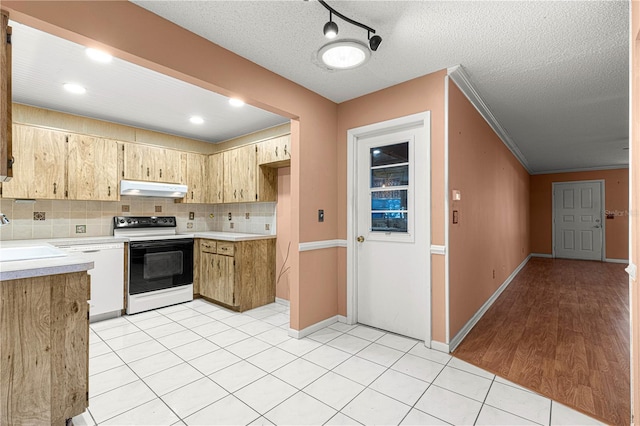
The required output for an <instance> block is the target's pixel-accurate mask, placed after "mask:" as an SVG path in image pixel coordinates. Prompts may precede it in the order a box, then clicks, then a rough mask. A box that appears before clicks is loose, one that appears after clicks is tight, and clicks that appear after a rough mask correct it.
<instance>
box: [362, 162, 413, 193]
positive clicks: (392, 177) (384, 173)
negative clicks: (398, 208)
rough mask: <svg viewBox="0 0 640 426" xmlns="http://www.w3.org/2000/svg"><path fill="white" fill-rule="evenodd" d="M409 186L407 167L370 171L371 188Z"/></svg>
mask: <svg viewBox="0 0 640 426" xmlns="http://www.w3.org/2000/svg"><path fill="white" fill-rule="evenodd" d="M406 185H409V165H408V164H407V165H404V166H394V167H383V168H378V169H372V170H371V188H389V187H393V186H406Z"/></svg>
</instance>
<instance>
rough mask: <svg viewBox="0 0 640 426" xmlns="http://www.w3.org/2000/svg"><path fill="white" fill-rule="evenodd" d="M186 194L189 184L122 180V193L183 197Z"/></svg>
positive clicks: (142, 195)
mask: <svg viewBox="0 0 640 426" xmlns="http://www.w3.org/2000/svg"><path fill="white" fill-rule="evenodd" d="M186 194H187V185H180V184H178V183H159V182H142V181H136V180H121V181H120V195H137V196H138V197H163V198H182V197H184V196H185V195H186Z"/></svg>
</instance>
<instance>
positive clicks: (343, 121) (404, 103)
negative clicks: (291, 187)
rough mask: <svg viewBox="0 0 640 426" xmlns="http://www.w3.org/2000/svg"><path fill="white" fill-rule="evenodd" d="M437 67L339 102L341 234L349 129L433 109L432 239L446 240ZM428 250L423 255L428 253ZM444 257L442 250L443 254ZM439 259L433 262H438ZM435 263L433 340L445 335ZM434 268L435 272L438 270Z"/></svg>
mask: <svg viewBox="0 0 640 426" xmlns="http://www.w3.org/2000/svg"><path fill="white" fill-rule="evenodd" d="M445 76H446V71H444V70H443V71H438V72H435V73H432V74H428V75H426V76H423V77H419V78H416V79H413V80H410V81H407V82H405V83H402V84H398V85H396V86H392V87H389V88H387V89H384V90H380V91H378V92H375V93H371V94H369V95H366V96H362V97H360V98H357V99H354V100H351V101H347V102H343V103H341V104H339V105H338V132H337V139H338V156H337V157H338V211H339V212H340V217H339V218H338V235H339V238H341V239H345V238H346V237H347V131H348V130H349V129H353V128H356V127H361V126H365V125H368V124H373V123H378V122H381V121H385V120H390V119H393V118H398V117H403V116H406V115H410V114H415V113H418V112H423V111H431V244H438V245H444V226H445V223H444V201H443V200H444V81H445ZM429 255H430V254H429V253H425V256H429ZM339 256H340V258H339V260H338V265H339V271H338V307H339V308H338V312H339V314H340V315H346V314H347V308H346V298H347V282H346V276H347V273H346V260H345V259H346V249H344V248H341V249H339ZM441 257H442V256H441ZM437 262H438V261H435V262H434V263H437ZM439 272H440V271H439V270H438V269H435V268H433V267H432V274H431V276H432V296H431V299H432V300H431V307H432V327H431V328H432V340H437V341H439V342H444V341H445V336H446V331H445V327H446V319H445V310H444V304H445V297H444V295H445V290H444V285H445V284H444V274H441V273H439ZM434 273H435V275H434Z"/></svg>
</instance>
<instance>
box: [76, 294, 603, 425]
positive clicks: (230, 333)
mask: <svg viewBox="0 0 640 426" xmlns="http://www.w3.org/2000/svg"><path fill="white" fill-rule="evenodd" d="M288 327H289V312H288V308H287V307H286V306H284V305H281V304H275V303H274V304H271V305H267V306H263V307H260V308H257V309H254V310H251V311H248V312H245V313H243V314H239V313H235V312H232V311H229V310H226V309H223V308H220V307H218V306H216V305H213V304H210V303H208V302H206V301H204V300H200V299H199V300H194V301H193V302H189V303H185V304H181V305H175V306H170V307H167V308H163V309H159V310H156V311H150V312H145V313H141V314H137V315H132V316H124V317H120V318H116V319H112V320H107V321H102V322H98V323H93V324H92V325H91V333H90V349H89V356H90V360H89V375H90V377H89V395H90V399H89V410H87V411H86V412H85V413H83V414H82V415H80V416H78V417H76V418H74V424H75V425H84V424H91V425H93V424H100V425H102V424H105V425H108V424H111V425H126V424H133V425H145V424H146V425H164V424H166V425H173V424H179V425H182V424H187V425H221V424H224V425H245V424H255V425H263V424H276V425H322V424H326V425H352V424H353V425H357V424H364V425H371V424H378V425H397V424H403V425H405V424H406V425H443V424H455V425H472V424H477V425H498V424H500V425H524V424H540V425H587V424H599V423H598V422H596V421H595V420H593V419H591V418H589V417H586V416H584V415H582V414H580V413H577V412H575V411H573V410H571V409H569V408H567V407H564V406H563V405H560V404H558V403H556V402H553V401H551V400H549V399H547V398H544V397H542V396H539V395H537V394H534V393H532V392H529V391H527V390H525V389H523V388H521V387H519V386H517V385H515V384H513V383H510V382H507V381H506V380H503V379H501V378H499V377H496V376H494V375H493V374H490V373H488V372H486V371H484V370H481V369H479V368H477V367H475V366H472V365H471V364H467V363H465V362H463V361H460V360H458V359H456V358H452V357H451V356H449V355H447V354H444V353H442V352H437V351H434V350H431V349H428V348H426V347H425V346H424V344H422V343H420V342H418V341H415V340H412V339H408V338H405V337H400V336H397V335H394V334H390V333H385V332H382V331H380V330H377V329H373V328H369V327H365V326H362V325H356V326H349V325H345V324H342V323H335V324H333V325H331V326H329V327H327V328H324V329H322V330H320V331H318V332H316V333H314V334H312V335H310V336H309V337H308V338H304V339H300V340H297V339H293V338H290V337H289V336H288V334H287V331H288Z"/></svg>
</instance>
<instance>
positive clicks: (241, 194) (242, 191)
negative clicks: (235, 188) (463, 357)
mask: <svg viewBox="0 0 640 426" xmlns="http://www.w3.org/2000/svg"><path fill="white" fill-rule="evenodd" d="M240 198H244V189H241V190H240Z"/></svg>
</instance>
